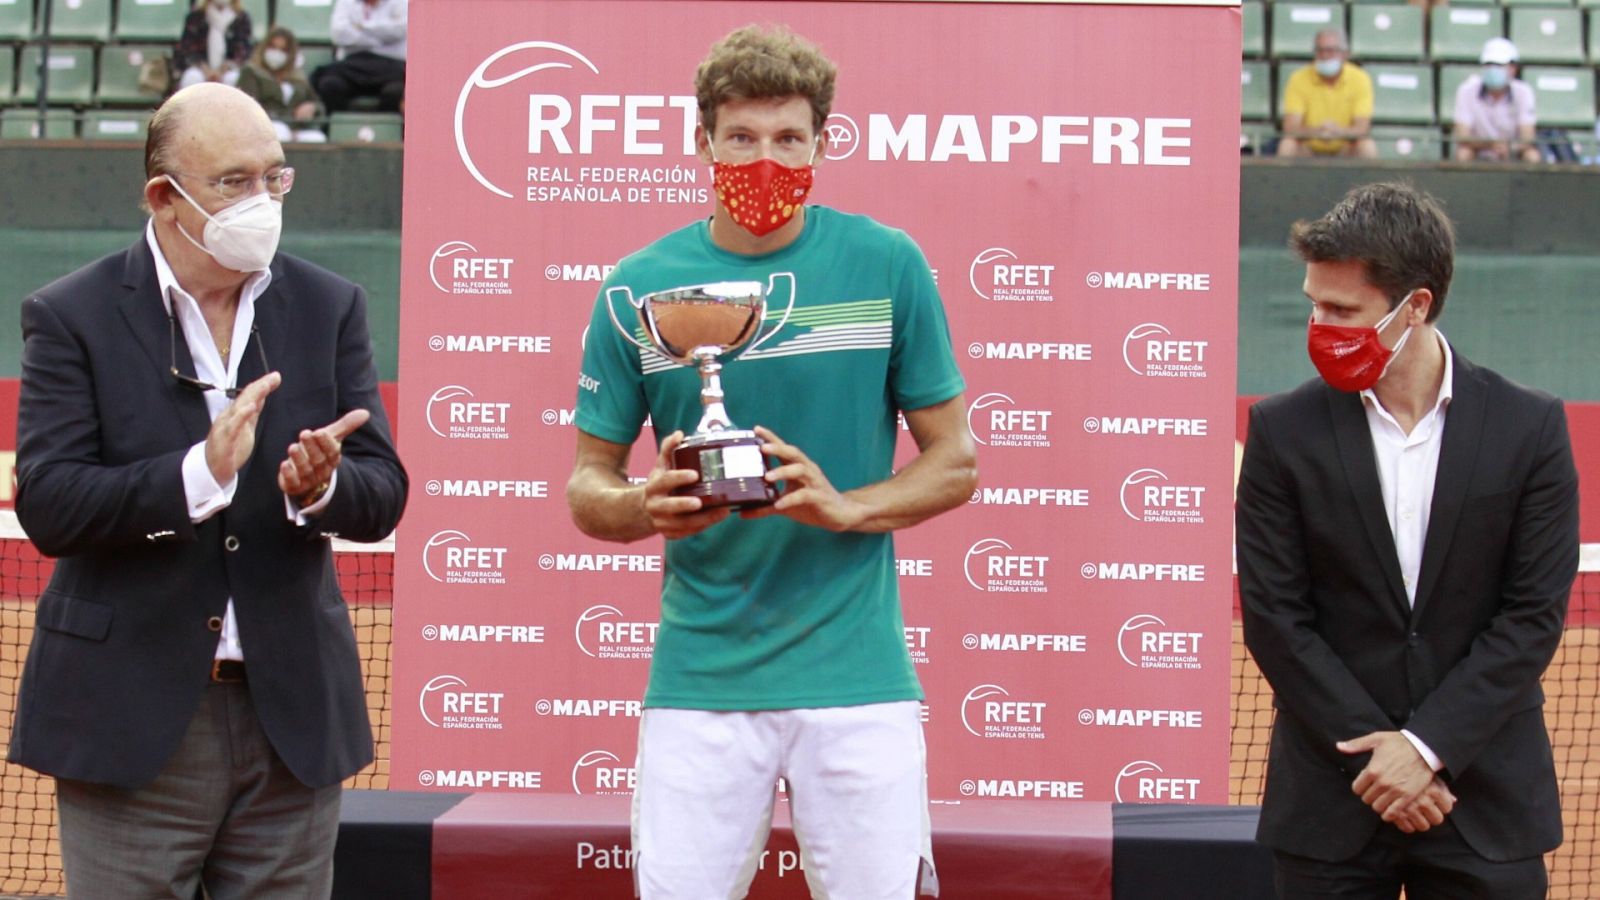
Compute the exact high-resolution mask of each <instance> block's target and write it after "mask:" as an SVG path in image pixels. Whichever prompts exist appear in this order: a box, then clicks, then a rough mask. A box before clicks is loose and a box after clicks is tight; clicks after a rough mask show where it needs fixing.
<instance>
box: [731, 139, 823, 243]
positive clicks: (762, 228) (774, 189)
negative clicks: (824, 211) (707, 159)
mask: <svg viewBox="0 0 1600 900" xmlns="http://www.w3.org/2000/svg"><path fill="white" fill-rule="evenodd" d="M711 165H712V169H713V171H714V173H715V174H714V175H713V176H712V182H711V183H712V186H713V187H715V188H716V190H717V199H718V200H721V201H722V207H723V208H724V209H726V210H727V211H728V215H729V216H731V217H732V218H733V221H735V222H737V223H738V224H739V226H740V227H742V228H744V229H745V230H746V231H748V232H750V233H751V234H753V235H755V236H756V237H763V236H765V235H767V234H770V233H772V232H773V231H776V230H778V229H779V228H782V227H783V225H784V223H786V222H788V221H789V220H790V219H792V218H794V214H795V212H796V211H797V210H799V209H800V207H801V206H802V205H803V204H804V203H805V202H806V194H808V193H810V192H811V177H812V175H811V173H812V167H811V166H809V165H805V166H799V167H796V168H793V169H791V168H789V167H788V166H786V165H784V164H782V163H780V162H778V161H777V160H775V159H771V158H767V159H758V160H756V161H755V162H748V163H741V164H739V165H734V164H732V163H725V162H717V161H715V160H713V161H712V163H711Z"/></svg>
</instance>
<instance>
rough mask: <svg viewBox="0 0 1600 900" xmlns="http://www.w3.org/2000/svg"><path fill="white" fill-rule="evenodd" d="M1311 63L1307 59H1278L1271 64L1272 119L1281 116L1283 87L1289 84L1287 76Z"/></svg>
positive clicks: (1274, 119) (1275, 119) (1277, 118)
mask: <svg viewBox="0 0 1600 900" xmlns="http://www.w3.org/2000/svg"><path fill="white" fill-rule="evenodd" d="M1310 64H1311V60H1309V59H1280V60H1278V61H1277V62H1276V63H1274V64H1273V71H1272V119H1273V121H1277V120H1279V119H1281V118H1283V89H1284V88H1285V87H1288V85H1289V76H1291V75H1293V74H1294V73H1295V71H1296V70H1297V69H1301V68H1303V67H1305V66H1308V65H1310Z"/></svg>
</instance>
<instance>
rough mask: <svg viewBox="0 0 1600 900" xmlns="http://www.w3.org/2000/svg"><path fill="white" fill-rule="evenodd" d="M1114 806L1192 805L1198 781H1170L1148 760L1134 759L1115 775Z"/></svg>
mask: <svg viewBox="0 0 1600 900" xmlns="http://www.w3.org/2000/svg"><path fill="white" fill-rule="evenodd" d="M1116 796H1117V802H1118V803H1163V802H1165V803H1193V802H1195V801H1196V800H1198V799H1199V798H1200V779H1198V778H1174V777H1173V776H1171V775H1169V774H1167V772H1166V771H1165V770H1164V769H1162V768H1161V766H1159V765H1157V764H1155V763H1153V762H1151V761H1150V760H1148V759H1136V760H1134V761H1133V762H1131V763H1128V764H1127V765H1125V766H1123V767H1122V771H1120V772H1118V773H1117V784H1116Z"/></svg>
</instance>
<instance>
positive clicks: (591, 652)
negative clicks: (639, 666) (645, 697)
mask: <svg viewBox="0 0 1600 900" xmlns="http://www.w3.org/2000/svg"><path fill="white" fill-rule="evenodd" d="M658 628H660V624H659V623H657V622H635V621H629V619H628V617H627V615H626V614H624V613H623V611H622V610H620V609H618V608H616V607H615V606H611V605H608V604H604V603H599V604H596V605H594V606H591V607H589V608H588V609H586V610H584V611H583V612H581V613H579V614H578V622H577V624H575V625H574V626H573V627H572V636H573V639H574V640H575V641H577V643H578V649H579V650H582V651H583V653H584V655H585V656H592V657H594V658H595V659H649V658H650V657H651V655H652V654H653V653H654V651H655V646H656V630H657V629H658Z"/></svg>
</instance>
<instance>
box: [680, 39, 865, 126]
mask: <svg viewBox="0 0 1600 900" xmlns="http://www.w3.org/2000/svg"><path fill="white" fill-rule="evenodd" d="M837 71H838V70H837V69H835V68H834V65H833V63H831V62H829V61H828V58H827V57H825V56H823V55H822V51H821V50H818V49H817V48H816V46H815V45H813V44H811V43H810V42H808V41H806V40H805V39H804V38H801V37H799V36H797V35H795V34H794V33H793V32H791V31H788V30H787V29H784V28H772V29H763V28H761V27H759V26H756V25H747V26H745V27H743V28H740V29H739V30H737V31H735V32H733V33H732V34H730V35H728V36H727V37H725V38H723V39H722V40H720V41H718V42H717V43H716V44H715V45H714V46H712V48H711V52H710V53H708V54H706V58H705V60H704V61H702V62H701V63H700V68H699V70H698V71H696V72H695V75H694V93H695V100H696V102H697V103H698V104H699V106H700V124H702V125H704V126H705V129H706V131H708V132H711V131H715V130H716V126H717V107H719V106H721V105H722V104H724V103H726V102H728V101H729V100H766V99H781V98H783V97H795V96H800V97H804V98H806V100H807V101H809V102H810V103H811V127H812V129H813V130H815V131H817V132H818V133H820V132H821V131H822V123H824V122H826V121H827V120H828V112H829V111H830V110H831V109H832V108H833V81H834V76H835V75H836V74H837Z"/></svg>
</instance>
